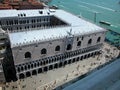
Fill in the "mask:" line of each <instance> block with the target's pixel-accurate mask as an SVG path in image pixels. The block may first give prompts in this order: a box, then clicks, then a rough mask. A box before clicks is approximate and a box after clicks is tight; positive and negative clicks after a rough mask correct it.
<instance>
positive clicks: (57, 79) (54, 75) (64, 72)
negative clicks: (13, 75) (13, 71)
mask: <svg viewBox="0 0 120 90" xmlns="http://www.w3.org/2000/svg"><path fill="white" fill-rule="evenodd" d="M118 54H119V51H118V50H117V49H116V48H115V47H113V46H110V45H108V44H106V43H105V44H104V47H103V50H102V54H100V55H97V56H95V57H91V58H89V59H84V60H83V61H79V62H75V63H73V64H70V65H66V66H65V67H62V68H59V69H54V70H50V71H48V72H45V73H42V74H38V75H35V76H32V77H28V78H26V79H23V80H19V81H17V82H11V83H7V84H6V88H5V90H52V89H54V88H56V87H57V86H59V85H62V84H63V83H65V82H69V81H70V80H72V79H74V78H76V77H78V76H80V75H82V74H85V73H87V72H88V71H91V70H93V69H94V68H96V67H98V66H99V65H102V64H104V63H106V62H109V61H111V60H112V59H113V58H115V57H116V56H118ZM0 90H2V89H0Z"/></svg>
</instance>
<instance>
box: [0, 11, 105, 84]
mask: <svg viewBox="0 0 120 90" xmlns="http://www.w3.org/2000/svg"><path fill="white" fill-rule="evenodd" d="M0 26H1V31H4V32H3V33H2V34H5V35H6V38H4V39H2V37H0V38H1V39H0V42H3V41H4V42H6V44H5V45H4V48H5V49H4V50H5V53H4V57H3V58H2V59H1V64H0V65H1V66H0V67H1V72H0V81H1V82H10V81H16V80H18V79H23V78H27V77H30V76H32V75H37V74H40V73H43V72H47V71H48V70H53V69H59V68H61V67H63V66H65V65H68V64H72V63H74V62H78V61H80V60H85V59H86V58H89V57H92V56H94V55H97V54H99V53H100V52H101V47H102V45H103V42H104V39H105V32H106V30H104V29H103V28H101V27H99V26H96V25H94V24H92V23H90V22H88V21H85V20H83V19H81V18H78V17H77V16H75V15H72V14H70V13H68V12H66V11H63V10H53V9H36V10H1V11H0ZM1 47H2V46H1ZM1 47H0V48H1ZM2 48H3V47H2ZM2 50H3V49H1V52H2ZM1 52H0V54H1V55H2V53H1ZM1 77H4V79H2V78H1Z"/></svg>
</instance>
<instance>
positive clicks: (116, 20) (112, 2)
mask: <svg viewBox="0 0 120 90" xmlns="http://www.w3.org/2000/svg"><path fill="white" fill-rule="evenodd" d="M119 2H120V0H104V1H103V0H52V1H51V2H50V3H49V5H55V6H58V7H59V8H60V9H63V10H66V11H69V12H71V13H73V14H75V15H78V16H80V17H82V18H85V19H87V20H89V21H90V22H93V23H96V24H97V25H100V26H102V27H104V28H107V29H111V30H113V31H115V32H117V33H120V3H119ZM100 21H105V22H108V23H110V24H111V25H110V26H108V25H102V24H100V23H99V22H100ZM106 38H107V39H109V40H110V41H111V42H113V43H116V42H117V44H119V45H120V36H119V35H116V34H113V33H111V32H108V33H107V35H106Z"/></svg>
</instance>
